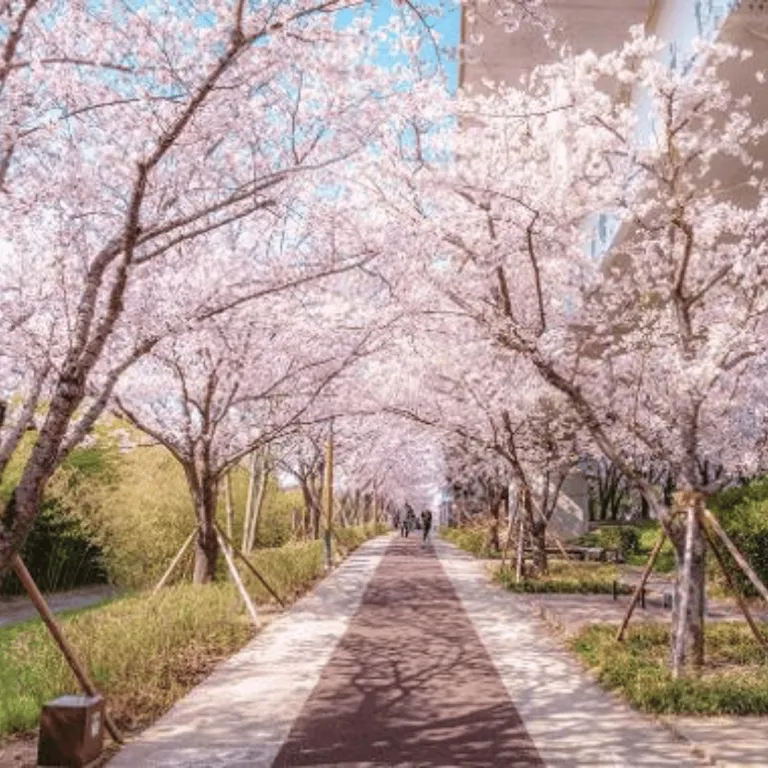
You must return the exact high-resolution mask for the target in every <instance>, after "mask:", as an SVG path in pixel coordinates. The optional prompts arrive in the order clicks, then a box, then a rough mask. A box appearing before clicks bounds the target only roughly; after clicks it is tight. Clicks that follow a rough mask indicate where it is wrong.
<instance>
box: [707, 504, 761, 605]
mask: <svg viewBox="0 0 768 768" xmlns="http://www.w3.org/2000/svg"><path fill="white" fill-rule="evenodd" d="M704 517H705V518H706V520H707V522H708V523H709V524H710V525H711V526H712V528H713V530H714V531H715V533H716V534H717V535H718V537H719V538H720V540H721V541H722V542H723V544H725V548H726V549H727V550H728V551H729V552H730V553H731V557H733V559H734V560H735V561H736V562H737V563H738V565H739V567H740V568H741V570H742V571H744V573H745V575H746V577H747V578H748V579H749V580H750V581H751V582H752V586H753V587H754V588H755V589H756V590H757V591H758V592H759V593H760V595H761V597H762V598H763V600H765V601H766V602H768V589H766V586H765V584H763V582H762V581H760V577H759V576H758V575H757V574H756V573H755V572H754V571H753V570H752V568H750V566H749V563H748V562H747V561H746V560H745V559H744V555H742V554H741V552H739V550H738V549H737V548H736V545H735V544H734V543H733V542H732V541H731V540H730V538H728V534H727V533H726V532H725V531H724V530H723V529H722V527H721V526H720V523H718V522H717V518H716V517H715V516H714V515H713V514H712V513H711V512H710V511H709V510H708V509H706V508H705V509H704Z"/></svg>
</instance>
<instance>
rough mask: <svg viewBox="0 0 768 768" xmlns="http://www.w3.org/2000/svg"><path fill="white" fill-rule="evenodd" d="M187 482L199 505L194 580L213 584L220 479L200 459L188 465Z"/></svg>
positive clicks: (196, 515) (217, 549)
mask: <svg viewBox="0 0 768 768" xmlns="http://www.w3.org/2000/svg"><path fill="white" fill-rule="evenodd" d="M184 473H185V475H186V477H187V484H188V485H189V489H190V492H191V495H192V499H193V501H194V505H195V517H196V518H197V537H196V538H195V566H194V570H193V573H192V581H193V583H195V584H209V583H211V582H212V581H214V580H215V578H216V561H217V559H218V555H219V542H218V537H217V535H216V527H215V522H216V481H215V480H214V478H213V476H212V475H211V473H210V472H209V471H208V470H207V468H206V467H205V466H204V465H203V464H202V463H201V462H200V461H197V462H194V463H190V464H187V465H186V466H185V467H184Z"/></svg>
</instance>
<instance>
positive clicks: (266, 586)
mask: <svg viewBox="0 0 768 768" xmlns="http://www.w3.org/2000/svg"><path fill="white" fill-rule="evenodd" d="M217 530H218V533H219V535H220V536H222V537H223V538H224V541H225V542H226V543H227V544H229V546H230V547H231V549H232V551H233V552H234V553H235V554H236V555H237V556H238V557H239V558H240V559H241V560H242V561H243V563H245V566H246V568H248V570H249V571H250V572H251V573H252V574H253V575H254V576H255V577H256V578H257V579H258V580H259V582H261V585H262V586H263V587H264V589H266V590H267V592H269V594H270V595H272V597H274V598H275V600H277V602H278V603H279V604H280V606H281V607H282V608H285V603H284V602H283V600H282V599H281V598H280V595H278V594H277V592H275V590H274V589H272V587H271V586H270V585H269V584H268V583H267V581H266V579H265V578H264V577H263V576H262V575H261V574H260V573H259V572H258V571H257V570H256V567H255V566H254V565H253V563H251V561H250V560H249V559H248V558H247V557H246V556H245V555H244V554H243V552H242V551H241V550H239V549H238V548H237V547H236V546H235V545H234V544H233V543H232V541H231V540H230V539H228V538H227V537H226V536H225V535H224V534H223V533H222V531H221V529H220V528H218V526H217Z"/></svg>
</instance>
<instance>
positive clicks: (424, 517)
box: [421, 509, 432, 544]
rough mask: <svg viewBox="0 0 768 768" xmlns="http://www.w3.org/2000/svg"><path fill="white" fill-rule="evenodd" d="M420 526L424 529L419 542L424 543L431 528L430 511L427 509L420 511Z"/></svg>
mask: <svg viewBox="0 0 768 768" xmlns="http://www.w3.org/2000/svg"><path fill="white" fill-rule="evenodd" d="M421 527H422V528H423V529H424V536H423V538H422V540H421V543H422V544H426V543H427V538H428V537H429V532H430V530H431V529H432V513H431V512H430V511H429V510H428V509H425V510H424V511H423V512H422V513H421Z"/></svg>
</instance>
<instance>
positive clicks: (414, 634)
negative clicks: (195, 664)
mask: <svg viewBox="0 0 768 768" xmlns="http://www.w3.org/2000/svg"><path fill="white" fill-rule="evenodd" d="M698 764H700V763H698V762H697V760H696V759H695V758H694V757H693V756H692V755H691V753H690V750H689V749H688V747H687V745H686V744H684V743H682V742H680V741H677V740H676V739H675V738H673V737H672V736H671V734H670V733H669V731H667V730H666V729H664V728H662V727H660V726H658V725H655V724H653V723H652V722H651V721H649V720H647V719H645V718H642V717H640V716H639V715H637V714H636V713H633V712H631V711H630V710H629V709H628V708H626V707H624V706H622V705H621V704H620V703H619V702H617V701H616V700H615V699H614V698H613V697H611V696H609V695H607V694H606V693H604V692H603V691H601V690H600V689H599V688H597V686H595V685H593V684H591V683H590V682H588V681H587V680H586V679H585V677H584V675H583V674H582V673H581V672H580V670H579V669H578V668H577V667H576V665H575V663H574V662H573V661H572V660H571V659H570V657H568V656H567V654H566V653H565V652H564V651H562V650H561V649H560V648H559V647H558V646H557V645H556V643H555V642H554V641H553V640H551V639H550V637H549V635H548V634H547V632H546V630H545V629H544V628H543V625H542V624H541V623H540V622H539V621H538V620H536V619H534V618H533V617H532V616H531V613H530V610H529V609H528V608H527V607H526V605H525V604H524V603H519V602H518V603H515V602H514V601H510V600H509V595H507V594H504V593H502V592H501V591H500V590H498V589H493V588H491V587H489V585H488V583H487V578H486V576H485V573H484V568H483V564H482V563H481V562H478V561H476V560H474V559H472V558H470V557H469V556H466V555H464V554H463V553H460V552H459V551H458V550H456V549H455V548H454V547H452V546H450V545H448V544H444V543H440V542H438V543H437V545H436V546H435V548H431V547H429V548H426V549H422V548H421V547H420V545H419V542H418V540H415V539H408V540H407V541H403V540H400V539H397V538H395V539H392V540H388V539H378V540H376V541H374V542H371V543H369V544H367V545H365V546H364V547H362V548H361V549H360V550H358V552H356V553H355V554H354V555H352V557H350V558H349V559H348V560H347V561H346V562H345V563H344V564H343V565H342V566H341V567H340V568H339V569H338V570H337V571H336V572H335V573H334V574H333V575H332V576H331V577H330V578H329V579H327V580H326V581H324V582H323V583H322V584H321V585H320V586H319V588H318V589H317V590H315V592H314V593H313V594H311V595H309V596H307V597H306V598H304V599H303V600H301V601H300V602H299V603H298V604H297V605H296V606H294V608H293V609H292V610H291V611H289V612H288V613H287V614H285V615H283V616H282V617H280V618H279V619H277V620H275V621H274V622H273V623H272V624H271V625H270V626H269V627H268V628H267V629H265V630H264V632H262V633H261V634H260V635H259V637H257V638H256V639H255V640H254V641H253V642H252V643H251V644H250V645H249V646H248V647H247V648H246V649H245V650H244V651H242V652H241V653H240V654H238V655H237V656H235V657H234V658H233V659H231V660H230V661H229V662H227V663H226V664H224V665H223V666H222V667H220V668H219V669H218V670H217V671H216V672H215V673H214V674H213V675H212V676H211V677H210V678H209V679H208V680H206V681H205V682H204V683H203V684H202V685H201V686H199V687H198V688H196V689H195V690H194V691H193V692H192V693H191V694H190V695H189V696H187V697H186V698H185V699H184V700H183V701H181V702H180V703H179V704H177V705H176V706H175V707H174V708H173V709H172V710H171V711H170V712H169V713H168V714H167V715H166V716H165V717H164V718H162V719H161V720H160V721H159V722H158V723H157V724H156V725H155V726H153V727H152V728H150V729H149V730H148V731H146V732H145V733H144V734H143V735H142V736H141V738H140V739H139V740H138V741H136V742H134V743H133V744H131V745H129V746H127V747H126V748H125V749H123V751H122V752H121V753H120V754H119V755H118V756H117V757H116V758H115V760H113V762H112V763H111V765H112V766H115V767H116V768H119V767H120V766H122V767H123V768H127V767H128V766H131V767H132V768H133V767H134V766H146V767H147V768H152V767H153V766H186V767H187V768H192V767H193V766H195V767H196V768H202V767H203V766H210V767H211V768H213V766H232V767H242V768H245V766H249V767H253V766H270V765H275V766H323V765H324V766H331V765H334V766H339V765H347V766H349V765H363V766H379V765H415V766H454V765H460V766H465V765H466V766H480V765H483V766H490V765H503V766H517V767H519V768H523V767H524V766H525V767H529V768H543V766H547V765H548V766H590V768H591V767H593V766H594V767H595V768H597V767H598V766H614V767H615V768H618V767H619V766H622V767H623V768H630V766H631V767H632V768H634V766H688V765H698Z"/></svg>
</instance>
